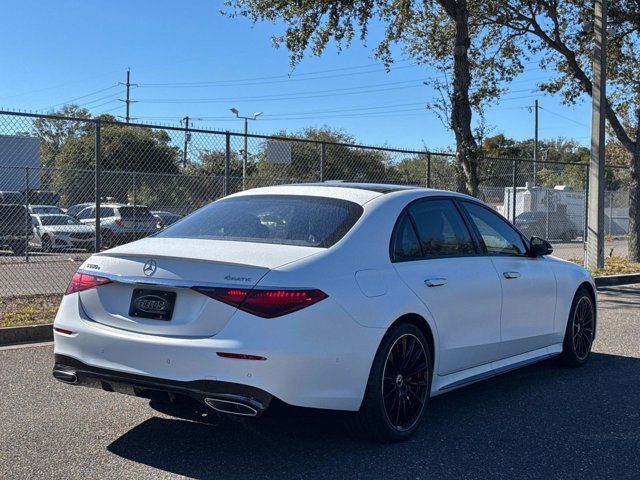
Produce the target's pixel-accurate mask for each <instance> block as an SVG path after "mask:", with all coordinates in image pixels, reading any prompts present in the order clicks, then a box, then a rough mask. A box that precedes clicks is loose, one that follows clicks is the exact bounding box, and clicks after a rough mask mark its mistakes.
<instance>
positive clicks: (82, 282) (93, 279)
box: [64, 272, 111, 295]
mask: <svg viewBox="0 0 640 480" xmlns="http://www.w3.org/2000/svg"><path fill="white" fill-rule="evenodd" d="M109 282H111V280H109V279H108V278H104V277H97V276H95V275H89V274H88V273H80V272H76V274H75V275H74V276H73V278H72V279H71V282H70V283H69V286H68V287H67V291H66V292H64V294H65V295H69V294H70V293H76V292H82V291H83V290H87V289H88V288H93V287H98V286H100V285H104V284H105V283H109Z"/></svg>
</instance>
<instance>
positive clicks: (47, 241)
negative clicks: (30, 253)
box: [42, 235, 53, 253]
mask: <svg viewBox="0 0 640 480" xmlns="http://www.w3.org/2000/svg"><path fill="white" fill-rule="evenodd" d="M52 250H53V245H52V243H51V238H49V236H48V235H44V236H43V237H42V251H43V252H45V253H51V251H52Z"/></svg>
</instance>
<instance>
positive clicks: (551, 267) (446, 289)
mask: <svg viewBox="0 0 640 480" xmlns="http://www.w3.org/2000/svg"><path fill="white" fill-rule="evenodd" d="M551 252H552V248H551V246H550V244H549V243H548V242H546V241H545V240H542V239H539V238H536V237H534V238H531V239H527V238H525V237H524V236H523V235H522V234H521V233H520V232H519V231H518V230H517V229H516V228H514V227H513V226H512V225H511V224H510V223H509V222H508V221H507V220H505V219H504V218H503V217H502V216H500V215H499V214H498V213H496V212H495V211H494V210H493V209H491V208H490V207H488V206H487V205H485V204H484V203H482V202H480V201H478V200H476V199H474V198H471V197H468V196H465V195H461V194H456V193H451V192H446V191H438V190H429V189H423V188H412V187H402V186H394V185H375V184H347V183H324V184H305V185H288V186H275V187H266V188H258V189H253V190H247V191H244V192H241V193H236V194H234V195H231V196H229V197H226V198H223V199H221V200H218V201H216V202H213V203H211V204H209V205H207V206H205V207H203V208H201V209H200V210H198V211H196V212H195V213H193V214H191V215H189V216H188V217H185V218H184V219H182V220H180V221H178V222H177V223H175V224H173V225H171V226H170V227H168V228H166V229H165V230H163V231H161V232H159V233H157V234H156V235H154V236H152V237H150V238H145V239H142V240H138V241H136V242H133V243H130V244H127V245H123V246H119V247H117V248H113V249H111V250H107V251H104V252H102V253H98V254H95V255H92V256H91V257H90V258H89V259H88V260H87V261H86V262H84V263H83V264H82V266H81V267H80V269H79V270H78V272H77V273H76V274H75V275H74V277H73V280H72V281H71V283H70V284H69V287H68V289H67V291H66V295H65V296H64V298H63V300H62V304H61V306H60V310H59V311H58V314H57V317H56V319H55V324H54V331H55V366H54V370H53V375H54V376H55V377H56V378H57V379H59V380H61V381H63V382H66V383H69V384H78V385H86V386H92V387H97V388H100V389H103V390H106V391H110V392H114V391H115V392H120V393H128V394H132V395H137V396H140V397H145V398H151V399H153V400H157V401H163V400H164V401H166V402H173V403H172V404H171V405H177V404H180V405H191V404H193V405H197V406H198V408H201V409H207V410H209V411H211V409H213V410H217V411H220V412H225V413H231V414H236V415H245V416H256V415H259V414H261V413H263V412H265V411H266V410H267V409H268V408H269V406H270V404H272V405H273V404H274V402H284V403H285V404H289V405H295V406H301V407H313V408H320V409H334V410H343V411H350V412H353V415H350V417H351V418H352V419H353V424H354V425H356V426H357V427H358V428H359V429H361V430H363V431H365V432H366V433H368V434H369V435H371V436H373V437H375V438H378V439H383V440H402V439H405V438H408V437H409V436H410V435H411V434H412V433H413V432H415V430H416V429H417V428H418V426H419V425H420V422H421V420H422V419H423V417H424V416H425V411H426V408H427V405H428V400H429V398H430V397H432V396H435V395H439V394H442V393H446V392H449V391H451V390H453V389H455V388H458V387H462V386H464V385H468V384H470V383H472V382H476V381H478V380H482V379H485V378H487V377H491V376H493V375H497V374H500V373H503V372H506V371H509V370H511V369H514V368H518V367H522V366H524V365H528V364H531V363H533V362H537V361H540V360H543V359H546V358H549V357H553V356H559V357H560V358H561V360H562V363H564V364H566V365H570V366H578V365H582V364H583V363H585V362H586V361H587V359H588V357H589V353H590V351H591V346H592V344H593V341H594V338H595V333H596V293H595V287H594V282H593V280H592V278H591V277H590V275H589V274H588V273H587V271H585V270H584V269H583V268H582V267H580V266H578V265H576V264H573V263H570V262H566V261H563V260H560V259H558V258H555V257H553V256H551V255H550V254H551ZM182 400H185V402H184V403H179V401H182ZM167 405H169V404H167ZM185 408H186V407H185ZM189 408H191V407H189Z"/></svg>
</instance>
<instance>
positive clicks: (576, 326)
mask: <svg viewBox="0 0 640 480" xmlns="http://www.w3.org/2000/svg"><path fill="white" fill-rule="evenodd" d="M595 332H596V312H595V303H594V300H593V296H592V295H591V292H589V290H588V289H587V288H586V287H582V288H580V289H579V290H578V291H577V292H576V295H575V297H574V299H573V303H572V304H571V310H570V311H569V318H568V319H567V328H566V330H565V334H564V341H563V344H562V355H561V356H560V361H561V363H562V364H563V365H565V366H568V367H581V366H582V365H584V364H585V363H586V362H587V360H589V356H590V354H591V347H592V346H593V340H594V338H595Z"/></svg>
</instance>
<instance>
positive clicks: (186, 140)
mask: <svg viewBox="0 0 640 480" xmlns="http://www.w3.org/2000/svg"><path fill="white" fill-rule="evenodd" d="M182 121H183V122H184V147H183V150H182V167H183V168H185V167H186V166H187V150H188V148H189V142H190V141H191V133H189V116H188V115H187V116H186V117H184V118H183V119H182Z"/></svg>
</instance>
